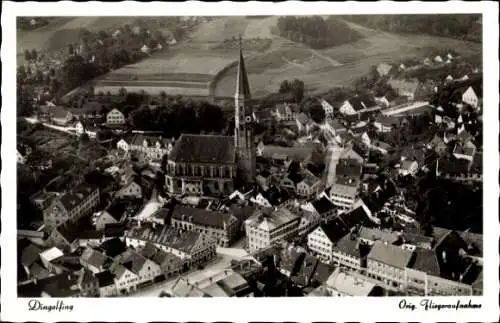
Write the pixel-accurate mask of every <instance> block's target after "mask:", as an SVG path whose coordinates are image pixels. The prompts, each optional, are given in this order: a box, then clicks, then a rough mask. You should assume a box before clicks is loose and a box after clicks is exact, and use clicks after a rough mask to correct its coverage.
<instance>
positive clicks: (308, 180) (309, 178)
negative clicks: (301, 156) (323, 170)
mask: <svg viewBox="0 0 500 323" xmlns="http://www.w3.org/2000/svg"><path fill="white" fill-rule="evenodd" d="M319 181H321V179H320V178H318V177H316V176H315V175H314V174H313V173H311V172H310V171H308V170H306V171H305V172H304V177H303V178H302V182H304V183H305V184H306V185H307V186H313V185H314V184H316V183H318V182H319Z"/></svg>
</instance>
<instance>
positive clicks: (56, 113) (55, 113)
mask: <svg viewBox="0 0 500 323" xmlns="http://www.w3.org/2000/svg"><path fill="white" fill-rule="evenodd" d="M49 110H50V120H51V121H52V122H53V123H55V124H57V125H59V126H66V125H68V123H70V121H71V120H73V114H72V113H71V112H70V111H68V110H66V109H65V108H63V107H61V106H54V107H52V108H51V109H49Z"/></svg>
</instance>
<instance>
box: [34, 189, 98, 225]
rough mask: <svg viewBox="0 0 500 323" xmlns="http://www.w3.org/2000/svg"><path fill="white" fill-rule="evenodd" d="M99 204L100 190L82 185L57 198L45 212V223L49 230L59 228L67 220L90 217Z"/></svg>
mask: <svg viewBox="0 0 500 323" xmlns="http://www.w3.org/2000/svg"><path fill="white" fill-rule="evenodd" d="M98 204H99V189H98V188H93V187H90V186H88V185H87V184H81V185H79V186H78V187H76V188H74V189H73V190H71V191H69V192H67V193H65V194H63V195H61V196H56V197H54V198H53V199H52V200H51V204H50V205H49V206H47V207H46V208H45V209H44V210H43V211H42V213H43V222H44V224H45V227H46V228H47V229H49V230H50V229H52V228H55V227H57V226H58V225H59V224H61V223H63V222H65V221H67V220H75V219H78V218H81V217H83V216H85V215H88V214H90V213H91V212H92V210H93V209H94V208H95V207H96V206H97V205H98Z"/></svg>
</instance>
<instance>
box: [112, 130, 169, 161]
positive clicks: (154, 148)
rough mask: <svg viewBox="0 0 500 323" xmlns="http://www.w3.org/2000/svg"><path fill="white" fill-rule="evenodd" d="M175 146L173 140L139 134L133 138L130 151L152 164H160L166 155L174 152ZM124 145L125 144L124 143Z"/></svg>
mask: <svg viewBox="0 0 500 323" xmlns="http://www.w3.org/2000/svg"><path fill="white" fill-rule="evenodd" d="M173 144H174V141H173V140H169V139H166V138H162V137H156V136H148V135H144V134H142V133H138V134H136V135H135V136H134V137H133V138H132V140H131V142H130V145H129V148H128V151H130V152H134V153H137V154H139V155H141V156H143V157H144V158H146V159H147V160H148V161H149V162H150V163H157V164H159V163H160V162H161V160H162V158H163V156H164V155H169V154H170V153H171V152H172V150H173ZM122 145H124V144H123V143H122ZM124 150H125V149H124ZM125 151H127V150H125Z"/></svg>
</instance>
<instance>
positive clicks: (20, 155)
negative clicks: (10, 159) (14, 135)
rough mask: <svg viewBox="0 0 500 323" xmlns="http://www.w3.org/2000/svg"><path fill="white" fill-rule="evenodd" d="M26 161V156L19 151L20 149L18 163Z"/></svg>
mask: <svg viewBox="0 0 500 323" xmlns="http://www.w3.org/2000/svg"><path fill="white" fill-rule="evenodd" d="M25 161H26V158H24V156H23V155H22V154H21V153H20V152H19V150H17V163H18V164H24V162H25Z"/></svg>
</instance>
